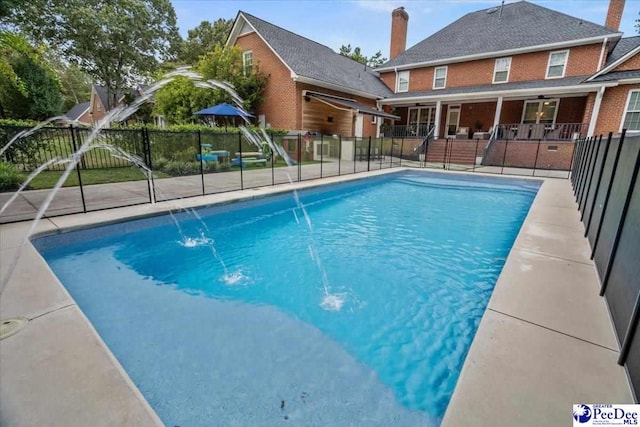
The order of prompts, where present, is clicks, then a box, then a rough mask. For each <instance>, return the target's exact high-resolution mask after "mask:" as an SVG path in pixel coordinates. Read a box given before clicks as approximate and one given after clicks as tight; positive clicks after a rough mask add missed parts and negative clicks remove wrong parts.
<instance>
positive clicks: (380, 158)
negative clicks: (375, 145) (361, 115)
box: [378, 138, 384, 170]
mask: <svg viewBox="0 0 640 427" xmlns="http://www.w3.org/2000/svg"><path fill="white" fill-rule="evenodd" d="M383 148H384V147H383V146H382V138H380V149H379V150H378V160H380V170H382V156H383V151H382V150H383Z"/></svg>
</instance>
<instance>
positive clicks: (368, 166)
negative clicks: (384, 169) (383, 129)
mask: <svg viewBox="0 0 640 427" xmlns="http://www.w3.org/2000/svg"><path fill="white" fill-rule="evenodd" d="M370 170H371V137H369V148H367V172H369V171H370Z"/></svg>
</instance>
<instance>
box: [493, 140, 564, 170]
mask: <svg viewBox="0 0 640 427" xmlns="http://www.w3.org/2000/svg"><path fill="white" fill-rule="evenodd" d="M574 145H575V144H574V143H573V142H545V141H542V142H540V144H538V142H534V141H509V142H508V143H507V142H505V141H496V142H494V143H493V144H492V146H491V148H490V149H489V152H488V153H487V156H486V157H485V159H484V161H483V164H484V165H485V166H502V164H503V163H502V162H503V159H504V166H505V167H519V168H534V167H535V168H536V169H552V170H568V169H569V168H570V167H571V159H572V157H573V150H574ZM505 149H506V153H505Z"/></svg>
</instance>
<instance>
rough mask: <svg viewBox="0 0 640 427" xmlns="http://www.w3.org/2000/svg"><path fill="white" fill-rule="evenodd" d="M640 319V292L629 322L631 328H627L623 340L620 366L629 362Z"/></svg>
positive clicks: (619, 360) (619, 359)
mask: <svg viewBox="0 0 640 427" xmlns="http://www.w3.org/2000/svg"><path fill="white" fill-rule="evenodd" d="M639 319H640V292H638V297H637V298H636V305H635V306H634V307H633V313H632V314H631V319H630V320H629V326H628V327H627V332H626V333H625V334H624V339H623V340H622V348H621V349H620V356H619V357H618V365H620V366H623V365H624V363H625V362H626V361H627V356H628V355H629V350H630V349H631V341H633V337H634V336H635V334H636V329H638V320H639Z"/></svg>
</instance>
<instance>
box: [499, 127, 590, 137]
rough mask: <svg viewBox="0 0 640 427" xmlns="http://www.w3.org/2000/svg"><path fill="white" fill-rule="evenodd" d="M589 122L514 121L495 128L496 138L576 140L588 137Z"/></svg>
mask: <svg viewBox="0 0 640 427" xmlns="http://www.w3.org/2000/svg"><path fill="white" fill-rule="evenodd" d="M587 128H588V124H587V123H553V124H552V123H512V124H500V125H498V126H496V128H495V129H494V130H495V132H496V139H506V140H532V141H540V140H543V141H545V140H546V141H575V140H577V139H581V138H584V137H586V135H587Z"/></svg>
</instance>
